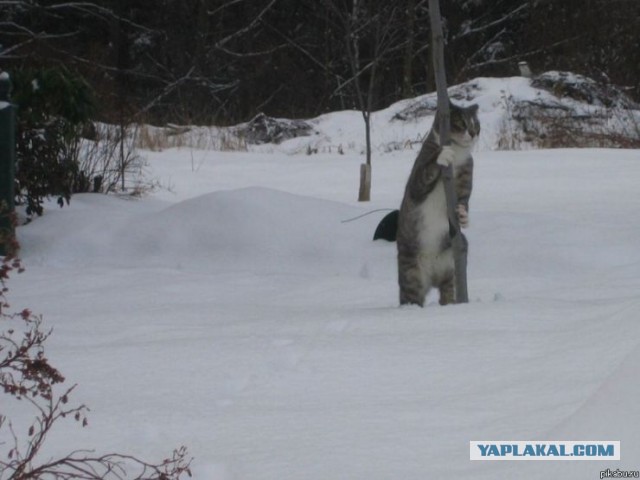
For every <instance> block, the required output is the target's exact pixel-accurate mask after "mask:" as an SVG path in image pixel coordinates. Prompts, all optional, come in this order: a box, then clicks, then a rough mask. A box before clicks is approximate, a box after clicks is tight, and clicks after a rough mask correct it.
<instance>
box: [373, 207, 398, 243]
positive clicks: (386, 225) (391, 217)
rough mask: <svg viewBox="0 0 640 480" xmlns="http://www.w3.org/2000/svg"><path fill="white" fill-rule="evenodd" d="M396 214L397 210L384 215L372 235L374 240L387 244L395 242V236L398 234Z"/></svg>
mask: <svg viewBox="0 0 640 480" xmlns="http://www.w3.org/2000/svg"><path fill="white" fill-rule="evenodd" d="M398 213H399V210H394V211H392V212H391V213H388V214H387V215H385V217H384V218H383V219H382V220H381V221H380V223H379V224H378V228H376V231H375V233H374V234H373V239H374V240H379V239H383V240H387V241H389V242H395V241H396V235H397V233H398Z"/></svg>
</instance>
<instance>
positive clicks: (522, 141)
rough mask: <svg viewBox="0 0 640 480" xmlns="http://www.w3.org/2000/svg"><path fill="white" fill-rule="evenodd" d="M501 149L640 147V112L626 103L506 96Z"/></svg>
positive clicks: (500, 136)
mask: <svg viewBox="0 0 640 480" xmlns="http://www.w3.org/2000/svg"><path fill="white" fill-rule="evenodd" d="M503 103H504V106H505V116H504V118H503V121H502V124H501V126H500V128H499V138H498V149H500V150H520V149H524V148H640V120H639V118H640V112H639V111H637V110H634V109H631V108H627V107H624V106H614V107H605V106H591V105H584V104H583V105H580V106H575V107H572V106H568V105H566V104H564V103H560V102H550V101H541V100H540V101H538V100H527V101H517V102H516V101H514V99H513V97H511V96H510V95H505V96H503Z"/></svg>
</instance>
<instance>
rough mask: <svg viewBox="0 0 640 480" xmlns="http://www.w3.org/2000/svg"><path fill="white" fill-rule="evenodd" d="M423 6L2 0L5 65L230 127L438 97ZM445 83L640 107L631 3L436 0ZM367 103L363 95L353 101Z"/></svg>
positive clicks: (107, 109) (375, 1)
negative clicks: (631, 101) (68, 77)
mask: <svg viewBox="0 0 640 480" xmlns="http://www.w3.org/2000/svg"><path fill="white" fill-rule="evenodd" d="M427 4H428V2H427V1H426V0H424V1H421V0H397V1H389V0H175V1H174V0H157V1H156V0H128V1H125V0H109V1H99V2H56V1H46V0H41V1H35V0H33V1H29V0H25V1H2V0H0V67H1V68H2V69H4V70H8V71H10V72H11V71H12V70H16V69H18V70H19V69H25V68H42V67H53V68H58V67H64V68H66V69H68V70H70V71H72V72H77V73H79V74H80V75H81V76H82V77H84V78H85V79H86V80H87V82H88V84H89V85H90V86H91V87H92V89H93V90H94V92H95V95H96V98H97V109H96V115H97V118H98V119H100V120H104V121H111V122H118V121H121V120H122V118H123V117H127V118H129V119H131V120H132V121H145V122H149V123H155V124H162V123H164V122H168V121H171V122H176V123H197V124H219V125H224V124H234V123H238V122H241V121H246V120H249V119H250V118H252V117H253V116H254V115H256V114H257V113H259V112H264V113H266V114H267V115H271V116H282V117H289V118H304V117H313V116H316V115H318V114H321V113H323V112H327V111H331V110H337V109H350V108H355V109H359V110H363V108H362V102H363V98H364V99H366V102H367V103H368V105H370V106H371V107H372V109H374V110H375V109H377V108H380V107H384V106H387V105H389V104H390V103H392V102H394V101H397V100H399V99H402V98H407V97H411V96H415V95H418V94H422V93H426V92H428V91H433V90H435V85H434V83H433V78H434V76H433V72H432V71H431V68H432V67H431V66H432V62H431V58H430V33H431V32H430V29H429V16H428V13H429V12H428V8H427ZM441 8H442V16H443V20H444V32H445V38H446V58H445V61H446V70H447V74H448V82H449V84H450V85H452V84H455V83H458V82H461V81H464V80H467V79H469V78H472V77H477V76H510V75H517V74H518V69H517V63H518V61H521V60H526V61H528V62H529V65H530V66H531V68H532V70H533V71H534V73H535V72H542V71H546V70H570V71H573V72H576V73H581V74H584V75H587V76H591V77H595V78H598V79H603V78H604V79H609V80H610V81H611V82H612V83H615V84H617V85H621V86H623V87H628V88H627V92H628V93H629V94H630V95H631V96H632V98H635V99H636V100H639V99H640V83H639V80H638V79H639V78H640V1H638V0H450V1H446V2H442V7H441ZM363 94H364V95H365V96H364V97H363V96H362V95H363Z"/></svg>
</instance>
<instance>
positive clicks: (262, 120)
mask: <svg viewBox="0 0 640 480" xmlns="http://www.w3.org/2000/svg"><path fill="white" fill-rule="evenodd" d="M241 131H242V134H243V135H244V139H245V140H246V142H247V143H253V144H262V143H281V142H283V141H285V140H289V139H290V138H296V137H306V136H309V135H311V134H312V133H313V127H312V126H311V125H310V124H308V123H307V122H305V121H304V120H288V119H284V118H273V117H268V116H266V115H265V114H264V113H259V114H258V115H256V116H255V117H254V118H253V120H251V121H250V122H249V123H247V124H246V126H245V127H243V128H242V129H241Z"/></svg>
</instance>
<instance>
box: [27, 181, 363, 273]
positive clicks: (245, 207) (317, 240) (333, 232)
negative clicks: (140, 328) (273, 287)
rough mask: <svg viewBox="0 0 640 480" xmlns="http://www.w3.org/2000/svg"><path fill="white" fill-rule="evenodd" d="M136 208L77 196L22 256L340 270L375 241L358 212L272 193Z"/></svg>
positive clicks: (252, 190) (255, 190) (225, 194)
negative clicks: (91, 214) (349, 220)
mask: <svg viewBox="0 0 640 480" xmlns="http://www.w3.org/2000/svg"><path fill="white" fill-rule="evenodd" d="M132 203H135V202H123V201H122V200H119V199H114V198H109V197H98V196H95V195H81V196H77V197H74V201H73V202H72V203H71V206H70V207H69V208H65V209H64V210H59V211H56V210H54V211H52V212H51V213H50V214H49V215H47V216H45V217H44V218H42V219H39V221H37V222H34V223H33V224H32V225H29V226H27V227H25V228H24V229H23V232H24V233H23V235H24V237H23V238H22V239H21V240H22V242H23V246H24V248H23V254H24V255H25V256H26V258H29V259H33V260H35V259H36V258H39V259H40V262H39V263H48V262H49V260H51V259H57V260H55V261H56V262H60V261H61V259H64V260H63V262H65V263H73V264H78V263H82V264H89V265H91V264H104V263H109V264H116V265H128V266H158V265H165V266H169V267H175V266H184V267H187V266H188V267H190V268H198V267H202V268H207V269H208V270H212V269H220V268H222V269H237V268H243V269H249V270H252V271H264V270H269V271H288V270H290V269H294V266H296V265H298V266H300V265H306V266H309V268H313V269H314V270H315V269H318V268H323V269H334V270H335V271H336V272H340V271H344V268H345V267H347V268H350V267H349V263H350V262H349V259H350V258H352V257H353V252H354V251H357V250H358V249H359V248H361V247H362V246H365V247H366V246H367V245H368V244H369V243H370V233H371V232H370V229H371V226H370V222H368V223H366V222H365V223H364V224H363V223H360V224H357V225H355V224H350V223H345V224H342V223H341V221H342V220H344V219H347V218H350V217H354V216H356V215H358V214H360V213H362V211H361V210H360V209H358V208H355V207H350V206H348V205H344V204H341V203H338V202H333V201H327V200H320V199H314V198H311V197H304V196H301V195H294V194H291V193H285V192H281V191H277V190H273V189H269V188H262V187H249V188H242V189H238V190H231V191H217V192H213V193H208V194H204V195H200V196H197V197H195V198H191V199H188V200H184V201H181V202H178V203H176V204H174V205H171V206H169V207H168V208H161V209H159V210H158V209H157V208H158V207H157V206H156V207H155V208H156V211H151V212H149V211H148V210H147V211H144V212H140V214H137V213H136V212H135V210H136V209H135V208H134V209H133V210H134V212H132V213H129V214H128V213H127V210H129V207H130V206H131V204H132ZM91 207H93V208H95V209H96V213H97V215H96V216H95V217H93V218H89V216H88V215H86V209H87V208H91ZM62 216H65V217H66V219H62V218H61V217H62ZM76 217H77V219H78V221H77V222H75V221H74V218H76ZM69 222H71V223H72V224H73V223H76V224H77V225H78V228H75V229H69V228H68V225H69ZM354 268H355V267H354ZM298 270H300V267H298Z"/></svg>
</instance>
